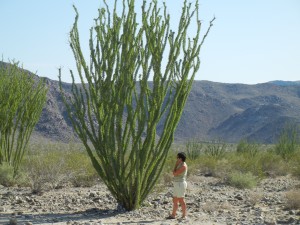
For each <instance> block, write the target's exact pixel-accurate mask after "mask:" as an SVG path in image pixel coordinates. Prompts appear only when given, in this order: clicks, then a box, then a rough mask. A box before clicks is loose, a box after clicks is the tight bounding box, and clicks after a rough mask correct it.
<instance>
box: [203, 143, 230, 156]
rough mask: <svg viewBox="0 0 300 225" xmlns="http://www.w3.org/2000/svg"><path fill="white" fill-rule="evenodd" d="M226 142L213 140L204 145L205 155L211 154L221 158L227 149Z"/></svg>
mask: <svg viewBox="0 0 300 225" xmlns="http://www.w3.org/2000/svg"><path fill="white" fill-rule="evenodd" d="M227 147H228V146H227V144H226V143H224V142H222V141H220V140H214V141H212V142H211V143H209V144H207V145H206V146H205V150H204V153H205V155H208V156H211V157H213V158H216V159H221V158H223V157H224V156H225V153H226V150H227Z"/></svg>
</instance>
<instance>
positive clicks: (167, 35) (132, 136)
mask: <svg viewBox="0 0 300 225" xmlns="http://www.w3.org/2000/svg"><path fill="white" fill-rule="evenodd" d="M104 3H105V5H106V7H104V8H101V9H99V16H98V18H97V19H96V20H95V26H94V27H92V29H91V30H90V41H89V46H90V62H87V61H86V60H85V58H84V56H83V53H82V49H81V46H80V40H79V32H78V28H77V23H78V18H79V17H78V16H79V15H78V12H77V9H76V8H75V7H74V9H75V11H76V18H75V22H74V25H73V28H72V30H71V32H70V46H71V48H72V50H73V53H74V57H75V60H76V65H77V71H78V75H79V77H80V80H81V86H78V85H76V84H75V78H74V73H73V71H70V73H71V76H72V98H67V97H66V96H65V98H64V99H65V104H66V107H67V109H68V112H69V117H70V120H71V121H72V123H73V126H74V129H75V132H76V133H77V134H78V136H79V138H80V139H81V141H82V142H83V143H84V145H85V147H86V150H87V152H88V154H89V156H90V158H91V161H92V163H93V166H94V167H95V169H96V170H97V172H98V173H99V176H100V177H101V178H102V180H103V181H104V182H105V184H106V185H107V187H108V189H109V190H110V192H111V193H112V195H113V196H114V197H115V198H116V200H117V201H118V202H119V203H120V204H121V205H122V206H123V207H125V209H127V210H133V209H137V208H139V207H140V205H141V203H142V202H143V201H144V200H145V198H146V197H147V195H148V194H149V193H150V191H151V190H152V189H153V187H154V185H155V183H156V182H157V180H158V178H159V176H160V173H161V171H162V168H163V166H164V162H165V160H166V157H167V155H168V151H169V149H170V146H171V144H172V141H173V138H174V132H175V128H176V126H177V124H178V122H179V119H180V117H181V114H182V111H183V108H184V105H185V102H186V99H187V97H188V94H189V92H190V89H191V87H192V84H193V80H194V77H195V74H196V72H197V71H198V69H199V65H200V59H199V53H200V48H201V46H202V44H203V41H204V39H205V38H206V36H207V34H208V32H209V30H210V28H211V26H212V21H211V23H210V25H209V27H208V29H207V31H206V33H204V34H203V36H202V38H200V28H201V22H200V20H199V18H198V14H199V12H198V2H197V1H196V4H195V5H192V4H188V3H187V2H186V1H184V6H183V9H182V14H181V17H180V20H179V26H178V33H177V34H176V33H175V32H173V31H172V30H171V29H170V15H169V14H168V13H167V7H166V5H165V4H163V6H162V7H161V8H160V7H159V6H158V4H157V1H154V0H153V1H152V2H151V4H148V5H147V3H146V1H144V2H143V5H142V7H141V12H140V15H141V21H139V22H138V20H137V13H136V12H135V1H134V0H128V1H127V0H126V1H125V0H123V10H122V12H121V13H119V14H120V15H118V10H117V1H115V5H114V9H113V11H112V13H111V11H110V9H109V6H108V4H106V2H105V1H104ZM193 19H194V20H193ZM192 21H194V23H196V27H197V30H196V31H195V36H194V37H193V38H189V37H188V35H187V34H188V27H189V25H190V24H191V22H192ZM166 49H167V51H168V52H167V53H166V52H165V50H166ZM59 72H60V76H59V77H60V84H62V81H61V71H59ZM150 79H152V80H153V81H151V82H150ZM61 91H62V93H63V88H62V85H61ZM158 126H161V127H163V131H162V132H161V133H159V134H158V133H157V128H158ZM158 137H159V138H158Z"/></svg>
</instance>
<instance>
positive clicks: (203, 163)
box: [189, 155, 218, 176]
mask: <svg viewBox="0 0 300 225" xmlns="http://www.w3.org/2000/svg"><path fill="white" fill-rule="evenodd" d="M217 163H218V160H217V159H216V158H214V157H212V156H207V155H203V156H201V157H200V158H198V159H197V160H195V161H193V162H192V163H190V164H189V171H190V172H189V174H192V171H193V170H194V171H196V170H198V171H200V172H201V173H203V174H206V175H210V176H214V175H215V171H216V166H217Z"/></svg>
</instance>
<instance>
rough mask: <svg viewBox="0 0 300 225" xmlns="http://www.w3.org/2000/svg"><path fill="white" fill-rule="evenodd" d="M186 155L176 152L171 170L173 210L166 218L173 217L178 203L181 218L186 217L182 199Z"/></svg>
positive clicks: (185, 184)
mask: <svg viewBox="0 0 300 225" xmlns="http://www.w3.org/2000/svg"><path fill="white" fill-rule="evenodd" d="M185 159H186V155H185V153H184V152H180V153H178V154H177V161H176V163H175V167H174V170H173V176H174V178H173V184H174V187H173V211H172V214H171V215H169V216H168V217H167V219H175V218H176V212H177V209H178V203H179V204H180V206H181V209H182V217H181V218H182V219H186V204H185V200H184V196H185V191H186V187H187V183H186V175H187V169H188V168H187V164H186V163H185Z"/></svg>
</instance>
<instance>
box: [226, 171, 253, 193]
mask: <svg viewBox="0 0 300 225" xmlns="http://www.w3.org/2000/svg"><path fill="white" fill-rule="evenodd" d="M227 182H228V184H229V185H230V186H233V187H236V188H239V189H250V188H254V187H256V185H257V177H255V176H254V175H253V174H252V173H250V172H248V173H241V172H239V171H233V172H231V173H230V174H229V175H228V177H227Z"/></svg>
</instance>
